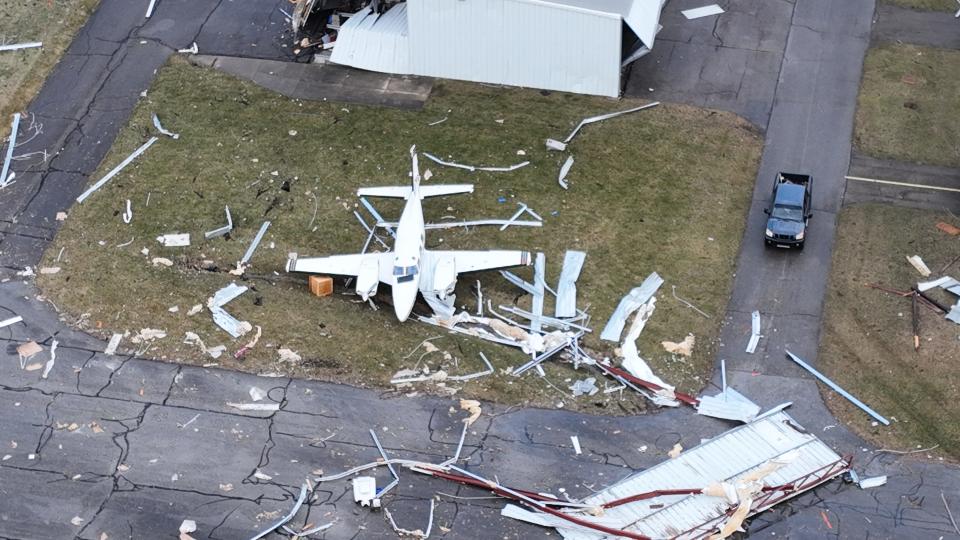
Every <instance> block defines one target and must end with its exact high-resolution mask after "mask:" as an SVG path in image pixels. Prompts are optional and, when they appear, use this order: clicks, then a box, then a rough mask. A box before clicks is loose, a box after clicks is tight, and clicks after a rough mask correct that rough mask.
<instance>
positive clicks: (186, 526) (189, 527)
mask: <svg viewBox="0 0 960 540" xmlns="http://www.w3.org/2000/svg"><path fill="white" fill-rule="evenodd" d="M196 531H197V522H196V521H194V520H192V519H185V520H183V523H181V524H180V534H189V533H192V532H196Z"/></svg>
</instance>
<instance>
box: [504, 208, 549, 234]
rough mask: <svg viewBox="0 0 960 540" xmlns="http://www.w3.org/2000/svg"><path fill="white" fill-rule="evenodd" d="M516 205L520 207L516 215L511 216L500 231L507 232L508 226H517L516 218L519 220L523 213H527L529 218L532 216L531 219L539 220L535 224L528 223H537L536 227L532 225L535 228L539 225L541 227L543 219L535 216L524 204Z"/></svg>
mask: <svg viewBox="0 0 960 540" xmlns="http://www.w3.org/2000/svg"><path fill="white" fill-rule="evenodd" d="M517 204H519V205H520V208H519V209H518V210H517V211H516V213H514V214H513V216H511V217H510V219H508V220H507V221H506V223H504V224H503V226H501V227H500V230H501V231H505V230H507V227H509V226H511V225H516V224H517V218H519V217H520V216H521V215H523V214H525V213H529V214H530V215H531V216H533V217H535V218H537V220H539V221H536V222H528V223H537V224H538V225H534V226H535V227H539V226H540V225H542V223H541V222H542V221H543V218H541V217H540V216H538V215H537V214H536V212H534V211H533V210H531V209H530V207H529V206H527V204H526V203H522V202H521V203H517Z"/></svg>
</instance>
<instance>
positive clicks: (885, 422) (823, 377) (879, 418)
mask: <svg viewBox="0 0 960 540" xmlns="http://www.w3.org/2000/svg"><path fill="white" fill-rule="evenodd" d="M787 358H789V359H790V360H793V361H794V362H796V363H797V365H799V366H800V367H802V368H803V369H805V370H807V371H809V372H810V374H811V375H813V376H814V377H816V378H817V379H819V380H820V382H822V383H823V384H825V385H827V386H829V387H830V388H832V389H833V390H834V391H835V392H837V393H838V394H840V395H841V396H843V397H845V398H847V400H848V401H850V403H853V404H854V405H856V406H857V407H859V408H860V409H861V410H863V411H864V412H865V413H867V414H869V415H870V416H872V417H873V418H874V419H875V420H876V421H877V422H880V423H881V424H883V425H885V426H889V425H890V421H889V420H887V419H886V418H884V417H883V416H880V414H879V413H877V412H876V411H874V410H873V409H871V408H870V407H868V406H867V405H866V404H864V403H863V402H862V401H860V400H859V399H857V398H855V397H853V395H852V394H850V393H849V392H847V391H846V390H844V389H843V388H841V387H840V385H838V384H837V383H835V382H833V381H831V380H830V379H828V378H827V376H826V375H824V374H823V373H820V372H819V371H817V370H816V369H814V368H813V367H812V366H811V365H810V364H807V363H806V362H804V361H803V360H802V359H800V357H799V356H797V355H795V354H793V353H792V352H790V351H787Z"/></svg>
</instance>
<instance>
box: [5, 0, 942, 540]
mask: <svg viewBox="0 0 960 540" xmlns="http://www.w3.org/2000/svg"><path fill="white" fill-rule="evenodd" d="M700 3H701V2H698V1H696V0H674V1H673V2H671V3H670V5H669V6H668V10H667V13H666V14H665V17H664V21H665V22H664V25H665V29H664V31H663V33H662V34H661V38H660V43H659V44H658V46H657V47H656V48H655V49H654V52H653V53H651V54H650V55H648V57H647V58H644V59H643V60H641V62H639V63H638V64H637V65H636V66H635V67H634V68H633V74H632V75H631V78H630V81H629V82H628V85H627V91H628V93H631V94H638V95H648V94H652V95H653V96H654V97H656V98H659V99H667V100H673V101H683V102H690V103H695V104H698V105H705V106H709V107H715V108H722V109H728V110H733V111H735V112H738V113H740V114H743V115H744V116H746V117H747V118H749V119H750V120H751V121H753V122H754V123H755V124H756V125H757V126H758V127H760V128H761V129H763V130H764V131H765V133H766V146H765V150H764V155H763V161H762V163H761V168H760V173H759V178H758V182H757V186H756V190H755V192H754V204H753V206H752V208H751V214H750V221H749V224H748V228H747V231H746V234H745V237H744V242H743V247H742V251H741V254H740V260H739V268H740V269H741V270H743V271H741V272H738V274H737V277H736V280H735V286H734V295H733V298H732V299H731V302H730V306H729V308H728V311H727V313H726V315H725V327H724V331H723V334H722V339H723V342H724V343H725V344H727V346H726V347H724V349H723V352H721V354H720V355H719V358H718V360H719V359H721V358H722V359H725V360H726V361H727V365H728V367H729V370H728V371H729V373H728V375H729V379H730V383H731V384H732V385H733V386H735V387H736V388H737V389H738V390H740V391H741V392H743V393H744V394H746V395H748V396H750V397H751V398H752V399H754V400H755V401H757V402H758V403H760V404H761V405H763V406H765V407H766V406H772V405H776V404H778V403H780V402H782V401H783V400H784V399H790V400H792V401H793V402H794V406H793V407H792V408H791V414H793V415H794V417H795V418H797V419H798V421H799V422H800V423H801V424H803V425H804V426H805V427H806V428H807V429H809V430H811V431H813V432H816V433H818V434H819V435H820V436H821V437H822V438H823V439H824V440H825V441H826V442H827V443H828V444H830V445H831V446H833V447H834V448H835V449H837V451H838V452H840V453H853V454H854V455H855V467H856V469H857V470H858V472H860V473H861V474H865V475H868V476H870V475H876V474H888V475H889V476H890V479H889V482H888V484H887V485H886V486H883V487H881V488H876V489H872V490H860V489H859V488H857V487H855V486H853V485H852V484H848V483H845V482H842V481H839V480H838V481H834V482H831V483H829V484H827V485H825V486H822V487H820V488H818V489H817V490H815V491H813V492H810V493H808V494H805V495H802V496H799V497H797V498H795V499H792V500H791V501H789V502H786V503H784V504H781V505H779V506H777V507H775V508H774V509H772V510H770V511H768V512H766V513H764V514H762V515H760V516H758V517H757V518H755V519H753V520H752V521H751V522H750V523H749V524H748V532H749V535H750V536H757V537H760V536H761V535H767V536H774V535H776V536H781V537H787V538H823V537H836V538H940V537H943V538H948V537H950V536H951V535H954V536H955V533H954V532H953V528H952V526H951V525H950V522H949V519H948V517H947V515H946V511H945V510H944V508H943V505H942V502H941V500H940V493H941V491H942V492H944V493H945V496H946V497H947V499H948V500H949V501H951V502H952V503H953V506H954V507H955V508H957V507H960V471H958V469H957V468H955V467H951V466H945V465H942V464H937V463H929V462H924V461H917V460H911V459H898V457H897V456H895V455H891V454H886V453H876V452H874V451H873V449H871V448H870V447H868V446H867V445H865V444H864V443H863V442H862V441H861V440H859V439H858V438H857V437H855V436H854V435H852V434H851V433H850V432H849V431H847V430H846V429H845V428H844V427H843V426H835V424H836V423H837V422H836V421H835V420H834V419H833V418H832V416H831V415H830V414H829V411H827V410H826V409H825V407H824V406H823V403H822V401H821V399H820V395H819V390H818V388H817V386H816V385H815V384H814V383H813V382H812V380H810V379H809V378H808V377H806V376H805V375H804V374H803V373H801V372H800V371H799V369H797V368H794V367H792V366H790V365H787V363H786V361H785V360H784V359H783V352H782V351H783V350H784V348H790V349H791V350H793V351H794V352H797V353H798V354H801V355H802V356H804V357H805V358H807V359H808V360H810V361H811V362H815V359H816V348H817V343H818V340H819V326H820V323H819V317H820V312H821V310H822V303H823V302H822V300H823V293H824V287H825V283H826V275H827V273H828V271H829V264H830V253H831V248H832V237H833V230H834V224H835V215H836V212H837V210H838V209H839V206H840V203H841V200H842V194H843V176H844V174H845V173H846V172H847V168H848V165H849V155H850V143H849V140H850V134H851V131H852V121H853V110H854V107H855V103H856V90H857V86H858V84H859V78H860V77H859V74H860V70H861V66H862V59H863V54H864V52H865V49H866V47H867V45H868V43H869V40H870V29H871V18H872V16H873V13H874V4H873V2H872V0H847V1H844V2H835V1H832V0H799V1H797V2H790V1H787V0H774V1H768V0H728V1H726V2H722V5H724V7H725V8H726V9H727V13H725V14H724V15H721V16H720V17H716V18H707V19H701V20H697V21H686V20H684V19H683V18H682V16H680V15H678V12H679V10H680V9H686V8H689V7H696V6H697V5H698V4H700ZM286 5H287V3H286V2H284V1H283V0H276V1H274V2H255V3H254V2H229V1H228V2H224V1H222V0H221V1H219V2H213V1H197V0H194V1H187V0H159V1H158V3H157V8H156V12H155V14H154V16H153V17H152V18H151V19H150V20H148V21H146V20H144V19H143V11H144V6H143V5H140V4H139V3H131V2H125V1H123V0H103V1H102V3H101V6H100V8H99V9H98V10H97V12H96V13H95V14H94V15H93V16H92V17H91V19H90V21H89V22H88V23H87V25H86V26H85V27H84V29H83V30H82V31H81V33H80V34H79V36H78V37H77V39H76V40H75V42H74V43H73V45H72V46H71V47H70V49H69V50H68V52H67V55H66V56H65V57H64V59H63V60H62V61H61V63H60V64H59V65H58V67H57V68H56V70H55V71H54V73H53V74H52V75H51V76H50V78H49V79H48V81H47V83H46V84H45V86H44V88H43V90H42V91H41V93H40V94H39V95H38V96H37V98H36V99H35V101H34V103H33V104H32V105H31V107H30V109H29V112H30V113H33V114H34V115H35V116H34V120H35V121H36V122H39V123H42V124H43V128H42V131H41V132H40V133H39V134H38V135H37V136H36V137H34V138H33V139H32V140H31V141H30V142H29V143H28V144H27V145H24V147H22V148H23V152H28V151H34V150H44V149H46V150H48V151H54V150H55V151H57V155H56V156H55V157H53V158H52V159H50V160H48V161H47V162H46V163H42V164H40V163H35V164H33V165H31V164H30V163H29V162H17V165H16V171H17V175H18V178H17V182H16V184H14V185H13V186H11V187H9V188H7V189H6V190H4V192H3V193H2V194H0V197H2V202H3V204H0V277H8V278H14V279H10V280H8V281H5V282H3V283H0V318H6V317H8V316H11V315H13V314H17V315H21V316H23V317H24V320H25V324H16V325H13V326H10V327H7V328H4V329H0V341H2V342H3V344H2V345H3V347H2V348H3V352H2V353H0V354H2V355H3V360H2V361H0V415H2V416H0V417H2V420H0V426H2V427H3V436H2V438H0V494H2V495H3V496H2V498H0V538H9V539H18V540H21V539H33V538H83V539H96V540H99V539H101V538H102V537H103V536H102V535H103V534H104V533H105V534H106V535H107V536H106V538H108V539H117V538H156V537H169V536H175V535H176V531H177V528H178V527H179V524H180V522H181V521H182V520H184V519H193V520H196V522H197V524H198V530H197V532H196V533H194V536H195V537H197V538H243V537H249V536H252V533H254V532H255V531H258V530H260V529H262V528H263V527H264V526H265V525H267V524H269V523H271V522H272V521H273V520H275V519H276V518H277V517H279V516H280V515H282V514H284V513H286V512H287V511H288V510H289V508H290V507H291V506H292V503H293V500H294V499H295V498H296V495H297V492H298V489H299V485H300V483H301V481H302V480H303V478H304V477H305V476H307V475H314V474H320V472H319V471H323V473H326V474H330V473H336V472H339V471H341V470H344V469H347V468H349V467H351V466H355V465H358V464H361V463H365V462H369V461H372V460H375V459H376V458H377V457H378V455H379V454H378V452H377V450H376V447H375V446H374V445H373V443H372V440H371V438H370V435H369V433H368V429H373V430H375V432H376V433H377V435H378V437H379V439H380V440H381V442H382V443H383V445H384V447H385V448H386V451H387V452H388V453H390V454H391V455H393V456H398V457H407V458H413V459H420V460H425V461H434V462H436V461H442V460H444V459H446V458H447V457H449V456H451V455H452V454H453V453H454V451H455V449H456V446H457V442H458V440H459V434H460V426H461V425H462V424H460V420H461V419H462V418H463V417H464V413H462V412H460V411H457V410H456V405H457V404H456V402H455V401H454V400H451V399H439V398H416V399H411V398H387V397H385V396H381V395H378V394H377V393H376V392H374V391H370V390H361V389H355V388H352V387H348V386H340V385H332V384H326V383H320V382H314V381H303V380H295V379H289V378H269V377H256V376H253V375H247V374H242V373H236V372H231V371H224V370H219V369H215V368H210V369H204V368H197V367H191V366H179V365H176V364H167V363H163V362H157V361H152V360H144V359H139V358H134V357H123V356H107V355H104V354H103V353H101V352H100V351H102V350H103V349H104V343H102V342H100V341H98V340H96V339H93V338H91V337H90V336H87V335H85V334H82V333H79V332H76V331H73V330H71V329H68V328H65V327H64V325H63V324H62V322H61V321H59V319H58V317H57V314H56V312H55V311H54V310H53V309H51V306H49V305H48V303H46V302H44V301H42V300H41V299H38V298H37V294H38V293H37V291H36V290H35V289H34V288H33V286H32V285H31V284H30V283H25V282H23V281H21V280H20V279H16V277H15V276H14V271H16V270H20V269H22V268H23V267H24V266H28V265H29V266H32V265H34V264H36V261H37V260H38V259H39V256H40V254H41V252H42V250H43V248H44V247H45V246H46V244H47V242H49V240H50V239H51V238H52V237H53V235H54V234H56V229H57V222H56V221H55V217H54V216H55V215H56V213H57V212H59V211H67V210H68V209H69V206H70V205H71V203H72V201H73V199H74V198H75V197H76V195H77V194H79V193H80V192H81V191H82V190H83V188H84V187H85V184H86V182H87V175H89V174H90V173H91V172H93V170H94V169H95V168H96V167H97V165H98V163H99V162H100V161H101V160H102V158H103V156H104V155H105V153H106V152H107V150H108V149H109V147H110V145H111V144H112V142H113V140H114V138H115V137H116V135H117V133H118V132H119V130H120V128H121V127H122V125H123V124H124V123H125V122H126V120H127V117H128V116H129V114H130V111H131V110H132V108H133V106H134V104H135V103H136V100H137V99H138V96H139V94H140V92H141V91H143V90H145V89H146V88H147V87H148V86H149V84H150V81H151V80H152V77H153V75H154V72H155V70H156V69H157V68H159V67H160V66H161V65H162V64H163V63H164V62H165V61H166V59H167V57H168V56H169V55H170V54H173V53H174V52H175V50H176V49H178V48H183V47H188V46H189V45H190V44H191V43H192V42H194V41H196V42H197V43H198V46H199V49H200V51H201V52H202V53H204V54H211V55H223V56H247V57H255V58H261V59H287V60H292V57H291V55H290V48H289V47H287V46H286V43H285V42H286V41H289V40H290V37H289V36H284V32H285V28H286V25H285V22H284V20H283V16H282V15H281V14H280V13H279V11H278V10H277V9H276V8H277V7H279V6H286ZM650 88H653V89H654V90H653V92H650V90H649V89H650ZM780 169H789V170H793V169H797V170H809V171H811V172H813V174H814V175H815V176H816V178H817V185H818V190H817V193H816V198H815V211H816V216H815V218H814V221H813V231H812V233H811V239H812V240H813V241H812V242H811V243H810V245H809V247H808V248H807V250H806V251H805V252H804V253H803V254H802V255H801V256H799V257H796V256H794V255H795V254H783V253H778V252H772V253H767V252H764V251H763V250H762V243H761V242H760V241H759V238H760V231H759V227H762V219H761V217H762V215H763V214H762V213H761V212H760V209H761V208H762V205H763V202H764V201H765V200H766V197H767V195H768V190H769V186H770V182H772V178H773V175H774V173H775V172H776V171H777V170H780ZM746 269H749V271H746ZM753 309H760V310H761V312H763V313H764V334H765V337H764V339H762V340H761V342H760V343H761V345H760V349H758V353H757V354H756V355H753V356H750V355H745V354H743V353H741V352H739V351H742V349H743V346H744V345H745V342H746V337H747V335H748V333H749V313H750V311H752V310H753ZM31 339H32V340H37V341H39V342H41V343H42V344H43V345H45V348H49V345H50V344H51V343H52V341H53V340H54V339H56V340H57V341H58V342H59V347H58V349H57V361H56V365H55V367H54V369H53V370H52V371H51V372H50V376H49V378H47V379H42V378H41V377H40V375H39V373H40V372H39V371H24V370H21V369H20V365H19V362H18V360H17V354H16V351H15V349H16V346H17V345H18V344H19V343H22V342H24V341H27V340H31ZM46 354H47V353H46V352H45V353H42V354H41V357H42V358H46ZM251 386H256V387H259V388H261V389H263V390H264V391H266V392H267V395H268V397H267V398H266V400H267V401H268V402H274V403H277V404H278V407H279V410H278V411H276V412H256V411H253V412H249V411H240V410H237V409H234V408H232V407H230V406H228V405H227V403H230V402H248V401H249V395H248V391H249V389H250V387H251ZM451 408H453V410H452V411H451ZM730 427H731V426H730V425H729V424H727V423H724V422H721V421H716V420H712V419H709V418H705V417H701V416H698V415H695V414H691V413H690V411H689V410H687V409H672V410H667V411H663V412H661V413H659V414H655V415H649V416H640V417H625V418H607V417H592V416H586V415H581V414H574V413H569V412H566V411H549V410H535V409H523V410H516V409H504V408H502V407H497V406H492V405H484V415H483V416H481V418H480V420H478V422H477V423H476V424H474V425H473V426H471V427H470V430H469V432H468V435H467V437H466V441H465V445H464V448H463V453H462V455H461V457H463V458H464V460H465V464H466V466H467V467H469V468H470V469H471V470H473V471H476V472H477V473H478V474H481V475H485V476H488V477H497V478H500V479H501V480H506V479H509V483H510V484H512V485H516V486H519V487H524V488H527V489H531V490H535V491H553V492H558V491H559V490H560V489H561V488H562V489H564V490H565V491H566V493H568V494H569V495H570V496H571V497H582V496H585V495H587V494H588V493H590V491H591V490H594V489H600V488H602V487H603V486H605V485H608V484H611V483H613V482H615V481H617V480H619V479H620V478H622V477H624V476H626V475H628V474H630V473H631V472H633V471H634V470H638V469H643V468H646V467H649V466H651V465H653V464H655V463H658V462H659V461H662V460H663V459H666V452H667V451H669V450H670V448H672V446H673V445H674V444H675V443H677V442H679V443H681V444H682V445H683V446H685V447H687V448H689V447H691V446H694V445H696V444H697V443H699V441H700V440H701V439H702V438H708V437H713V436H716V435H718V434H720V433H722V432H723V431H725V430H727V429H729V428H730ZM571 435H577V436H578V437H579V439H580V443H581V445H582V446H583V449H584V453H583V454H582V455H580V456H577V455H575V453H574V451H573V449H572V448H571V443H570V436H571ZM641 449H645V450H644V451H641ZM7 456H9V457H7ZM376 474H377V477H378V483H379V484H380V485H383V484H384V483H385V482H386V481H387V478H388V477H387V473H386V471H377V473H376ZM400 475H401V482H400V484H399V485H398V487H397V488H396V491H395V492H394V493H393V494H391V495H390V496H389V497H388V498H387V501H386V505H387V507H388V508H389V509H390V510H391V512H392V514H393V515H394V517H395V518H396V519H397V521H398V525H399V526H400V527H403V528H407V529H417V528H423V527H425V526H426V515H427V512H428V510H429V500H430V498H431V497H432V496H434V495H435V494H437V493H443V494H442V495H438V497H439V498H438V499H437V500H438V502H437V508H436V514H435V519H434V529H433V530H434V534H435V535H436V536H446V537H450V538H547V537H554V535H555V533H553V532H552V531H550V530H546V529H542V528H538V527H534V526H530V525H525V524H522V523H518V522H515V521H512V520H506V519H503V518H500V517H499V509H500V507H501V506H502V502H501V501H497V500H491V499H476V498H473V497H482V496H484V495H486V494H485V493H483V492H480V491H478V490H475V489H469V488H462V487H460V486H456V485H451V484H446V483H444V482H443V481H441V480H436V479H429V478H426V477H422V476H418V475H417V474H415V473H412V472H409V471H405V470H401V471H400ZM327 522H333V523H334V525H333V526H332V527H331V528H330V529H329V530H327V531H325V533H322V534H321V535H320V536H321V537H325V538H332V539H333V538H335V539H341V538H381V537H382V538H395V537H396V535H395V534H394V533H393V532H392V531H391V530H390V527H389V525H388V524H387V523H386V521H385V519H384V517H383V513H382V512H379V511H370V510H369V509H366V508H360V507H359V506H358V505H357V504H356V503H354V502H353V500H352V496H351V487H350V485H349V483H347V482H332V483H329V484H322V485H319V486H318V487H317V489H316V491H315V492H314V495H313V496H312V497H311V498H310V499H309V501H308V504H306V505H305V506H304V508H303V509H301V511H300V512H299V513H298V515H297V516H295V517H294V519H293V521H292V524H293V526H295V527H299V526H301V525H303V524H305V523H312V524H314V525H319V524H322V523H327Z"/></svg>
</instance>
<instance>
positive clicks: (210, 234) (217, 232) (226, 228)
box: [203, 206, 233, 240]
mask: <svg viewBox="0 0 960 540" xmlns="http://www.w3.org/2000/svg"><path fill="white" fill-rule="evenodd" d="M223 211H224V212H225V213H226V214H227V224H226V225H224V226H223V227H220V228H219V229H214V230H212V231H207V232H205V233H203V237H204V238H206V239H207V240H210V239H211V238H216V237H218V236H223V235H225V234H227V233H228V232H230V231H232V230H233V217H232V216H231V215H230V207H229V206H224V207H223Z"/></svg>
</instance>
